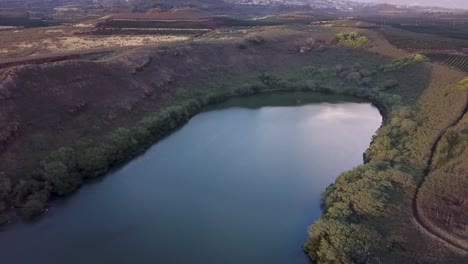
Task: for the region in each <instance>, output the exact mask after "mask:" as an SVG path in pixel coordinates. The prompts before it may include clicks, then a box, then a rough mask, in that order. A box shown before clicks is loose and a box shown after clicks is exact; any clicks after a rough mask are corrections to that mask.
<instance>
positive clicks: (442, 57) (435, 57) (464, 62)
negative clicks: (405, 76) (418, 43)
mask: <svg viewBox="0 0 468 264" xmlns="http://www.w3.org/2000/svg"><path fill="white" fill-rule="evenodd" d="M420 53H421V54H423V55H424V56H426V57H427V58H429V59H430V60H431V61H434V62H440V63H443V64H446V65H448V66H450V67H454V68H456V69H458V70H461V71H466V72H468V55H466V54H452V53H447V52H440V51H422V52H420Z"/></svg>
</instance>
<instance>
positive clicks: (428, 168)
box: [412, 98, 468, 255]
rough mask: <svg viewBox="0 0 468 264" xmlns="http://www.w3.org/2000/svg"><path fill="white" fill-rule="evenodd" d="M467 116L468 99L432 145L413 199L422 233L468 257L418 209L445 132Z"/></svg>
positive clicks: (417, 222) (466, 253)
mask: <svg viewBox="0 0 468 264" xmlns="http://www.w3.org/2000/svg"><path fill="white" fill-rule="evenodd" d="M466 114H468V98H467V102H466V103H465V108H464V109H463V111H462V112H461V113H460V115H459V116H458V117H457V119H455V120H454V121H453V122H452V123H451V124H450V125H449V126H448V127H447V128H446V129H445V130H444V131H443V132H442V133H440V135H439V136H438V137H437V139H436V141H435V142H434V144H433V145H432V147H431V152H430V156H429V161H428V163H427V165H426V168H425V169H424V174H423V179H422V180H421V182H420V183H419V185H418V186H417V188H416V191H415V193H414V196H413V199H412V213H413V222H414V223H415V224H416V226H417V228H418V229H419V230H420V231H421V232H422V233H424V234H425V235H427V236H429V237H430V238H432V239H434V240H436V241H439V242H441V243H442V244H443V245H445V246H447V247H448V248H449V249H451V250H453V251H454V252H457V253H459V254H462V255H468V248H467V247H465V246H463V245H459V244H458V243H454V242H453V241H450V240H447V239H446V238H444V237H443V236H441V235H439V234H438V233H437V232H435V231H434V230H432V229H431V228H430V227H429V226H428V225H427V224H425V223H424V222H423V221H422V219H421V216H420V213H419V212H420V210H419V207H418V201H417V198H418V195H419V192H420V190H421V187H422V186H423V185H424V183H425V182H426V179H427V177H428V176H429V174H430V172H431V167H432V162H433V158H434V154H435V151H436V148H437V146H438V144H439V142H440V140H441V139H442V137H443V136H444V135H445V132H446V131H447V129H449V128H450V127H454V126H456V125H457V124H458V123H459V122H460V121H461V120H462V119H463V117H464V116H465V115H466Z"/></svg>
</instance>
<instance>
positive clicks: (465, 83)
mask: <svg viewBox="0 0 468 264" xmlns="http://www.w3.org/2000/svg"><path fill="white" fill-rule="evenodd" d="M457 87H458V89H460V90H462V91H465V92H468V77H467V78H465V79H463V80H461V81H460V82H459V83H458V86H457Z"/></svg>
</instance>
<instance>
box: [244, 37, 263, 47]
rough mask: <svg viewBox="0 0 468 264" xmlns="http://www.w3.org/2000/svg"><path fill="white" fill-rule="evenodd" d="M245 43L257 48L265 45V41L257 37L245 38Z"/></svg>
mask: <svg viewBox="0 0 468 264" xmlns="http://www.w3.org/2000/svg"><path fill="white" fill-rule="evenodd" d="M245 41H246V42H247V43H249V44H252V45H255V46H258V45H261V44H263V43H265V39H264V38H263V37H262V36H258V35H255V36H250V37H248V38H246V39H245Z"/></svg>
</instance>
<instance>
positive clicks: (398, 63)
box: [380, 54, 427, 72]
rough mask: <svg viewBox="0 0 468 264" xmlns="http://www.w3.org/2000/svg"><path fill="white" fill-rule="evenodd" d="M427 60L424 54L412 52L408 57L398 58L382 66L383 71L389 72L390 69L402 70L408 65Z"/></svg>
mask: <svg viewBox="0 0 468 264" xmlns="http://www.w3.org/2000/svg"><path fill="white" fill-rule="evenodd" d="M425 61H427V58H426V57H425V56H424V55H421V54H412V55H409V56H407V57H404V58H401V59H398V60H395V61H393V62H392V63H390V64H387V65H383V66H381V67H380V70H381V71H384V72H389V71H396V70H401V69H403V68H405V67H406V66H408V65H412V64H416V63H421V62H425Z"/></svg>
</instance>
